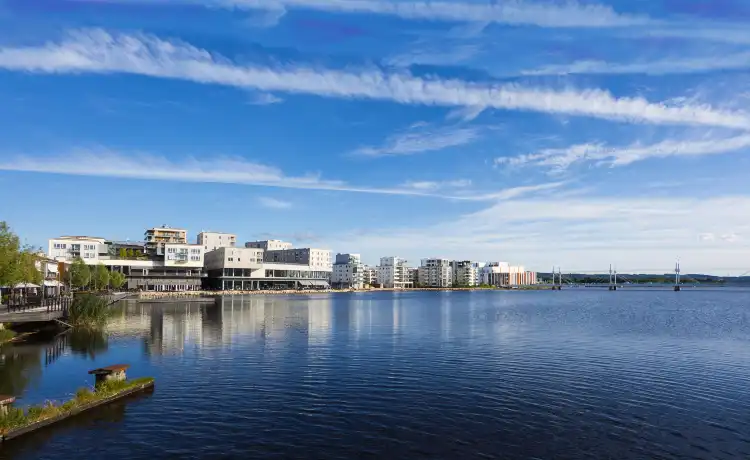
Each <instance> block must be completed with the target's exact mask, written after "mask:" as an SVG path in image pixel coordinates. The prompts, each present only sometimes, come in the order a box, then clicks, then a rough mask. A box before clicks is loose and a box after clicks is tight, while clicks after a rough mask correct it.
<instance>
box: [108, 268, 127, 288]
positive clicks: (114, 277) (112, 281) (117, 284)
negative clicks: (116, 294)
mask: <svg viewBox="0 0 750 460" xmlns="http://www.w3.org/2000/svg"><path fill="white" fill-rule="evenodd" d="M124 284H125V275H123V274H122V273H120V272H112V273H110V274H109V285H110V286H112V289H115V290H117V289H120V288H121V287H122V286H123V285H124Z"/></svg>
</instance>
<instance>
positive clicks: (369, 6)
mask: <svg viewBox="0 0 750 460" xmlns="http://www.w3.org/2000/svg"><path fill="white" fill-rule="evenodd" d="M117 1H120V2H123V3H124V2H125V1H126V0H117ZM127 1H128V2H129V3H131V2H132V1H133V0H127ZM141 1H150V2H159V3H167V2H166V1H165V0H141ZM169 3H171V4H174V3H177V4H179V3H180V1H179V0H175V1H170V2H169ZM182 3H193V4H194V3H200V4H204V5H207V6H212V7H213V6H219V7H225V8H241V9H273V10H275V9H279V8H288V9H309V10H319V11H326V12H332V13H350V14H378V15H387V16H396V17H400V18H404V19H423V20H432V21H451V22H454V21H457V22H479V23H487V22H496V23H503V24H519V25H522V24H527V25H535V26H540V27H623V26H636V25H644V24H650V23H653V21H651V20H650V19H648V18H646V17H642V16H632V15H626V14H620V13H617V12H615V11H614V10H613V9H612V8H611V7H609V6H606V5H597V4H592V3H590V2H586V3H579V2H577V1H576V0H567V1H566V2H556V3H552V2H542V1H537V2H534V1H523V0H504V1H503V2H498V3H494V2H492V3H490V2H482V3H478V2H461V1H454V2H448V1H408V0H396V1H389V0H182Z"/></svg>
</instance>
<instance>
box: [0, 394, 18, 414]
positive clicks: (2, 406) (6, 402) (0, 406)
mask: <svg viewBox="0 0 750 460" xmlns="http://www.w3.org/2000/svg"><path fill="white" fill-rule="evenodd" d="M15 400H16V398H15V397H14V396H3V395H0V417H5V416H6V415H8V408H9V407H10V405H11V404H13V403H14V402H15Z"/></svg>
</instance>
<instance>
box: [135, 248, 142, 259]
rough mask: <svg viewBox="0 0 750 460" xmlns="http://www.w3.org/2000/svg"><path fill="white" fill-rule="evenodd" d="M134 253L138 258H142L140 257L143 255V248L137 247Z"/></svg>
mask: <svg viewBox="0 0 750 460" xmlns="http://www.w3.org/2000/svg"><path fill="white" fill-rule="evenodd" d="M133 255H134V256H135V258H136V259H140V257H141V250H140V249H136V250H135V251H133Z"/></svg>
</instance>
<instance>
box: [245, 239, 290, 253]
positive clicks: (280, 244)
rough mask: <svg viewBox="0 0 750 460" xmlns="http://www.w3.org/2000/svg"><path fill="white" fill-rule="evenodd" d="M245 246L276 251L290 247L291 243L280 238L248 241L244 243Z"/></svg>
mask: <svg viewBox="0 0 750 460" xmlns="http://www.w3.org/2000/svg"><path fill="white" fill-rule="evenodd" d="M245 247H246V248H257V249H262V250H264V251H278V250H282V249H292V243H287V242H286V241H281V240H262V241H248V242H247V243H245Z"/></svg>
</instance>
